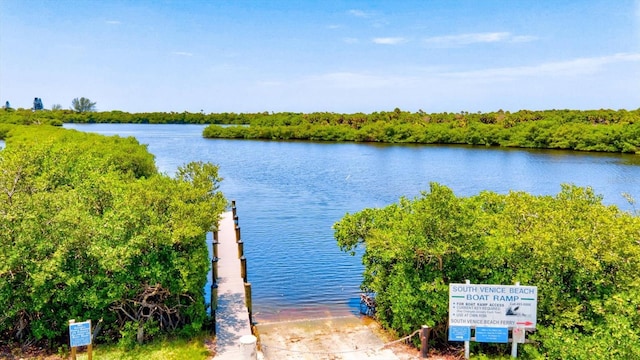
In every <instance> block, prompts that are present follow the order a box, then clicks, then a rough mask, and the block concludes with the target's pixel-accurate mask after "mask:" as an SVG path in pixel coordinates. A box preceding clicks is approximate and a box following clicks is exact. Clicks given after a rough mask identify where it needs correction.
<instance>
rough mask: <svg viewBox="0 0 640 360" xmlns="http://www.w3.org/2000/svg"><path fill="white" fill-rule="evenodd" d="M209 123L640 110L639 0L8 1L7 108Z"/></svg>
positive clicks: (0, 47)
mask: <svg viewBox="0 0 640 360" xmlns="http://www.w3.org/2000/svg"><path fill="white" fill-rule="evenodd" d="M81 96H83V97H87V98H89V99H91V100H92V101H95V102H97V109H98V110H100V111H109V110H123V111H129V112H147V111H149V112H150V111H178V112H181V111H190V112H199V111H204V112H205V113H210V112H261V111H275V112H279V111H294V112H314V111H331V112H341V113H354V112H365V113H370V112H374V111H388V110H393V109H394V108H396V107H399V108H400V109H402V110H408V111H418V110H423V111H426V112H445V111H446V112H459V111H469V112H476V111H496V110H498V109H503V110H510V111H517V110H520V109H530V110H543V109H600V108H610V109H629V110H631V109H637V108H640V0H615V1H614V0H581V1H578V0H573V1H565V0H466V1H464V0H433V1H428V0H423V1H402V0H397V1H332V0H325V1H303V0H296V1H277V0H271V1H262V0H256V1H241V0H240V1H177V0H176V1H133V0H129V1H112V0H109V1H98V0H83V1H66V0H48V1H35V0H33V1H32V0H0V102H1V103H2V104H4V102H5V101H7V100H8V101H10V103H11V105H12V107H24V108H30V107H31V106H32V103H33V98H34V97H40V98H42V101H43V103H44V107H45V108H50V107H51V106H52V105H53V104H60V105H62V107H63V108H68V107H69V106H70V105H71V100H72V99H73V98H75V97H81Z"/></svg>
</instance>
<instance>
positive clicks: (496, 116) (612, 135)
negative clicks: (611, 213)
mask: <svg viewBox="0 0 640 360" xmlns="http://www.w3.org/2000/svg"><path fill="white" fill-rule="evenodd" d="M85 100H86V99H85ZM0 123H8V124H23V125H29V124H50V125H58V126H59V125H62V124H63V123H138V124H211V125H210V126H208V127H207V128H206V129H205V130H204V132H203V136H204V137H207V138H230V139H269V140H311V141H359V142H384V143H415V144H464V145H484V146H506V147H522V148H544V149H569V150H579V151H606V152H624V153H639V152H640V109H638V110H633V111H627V110H617V111H614V110H588V111H578V110H545V111H529V110H521V111H518V112H515V113H510V112H508V111H507V112H504V111H502V110H499V111H497V112H490V113H480V112H479V113H469V112H464V111H462V112H460V113H436V114H427V113H425V112H423V111H419V112H417V113H411V112H407V111H402V110H400V109H394V111H391V112H384V111H382V112H374V113H371V114H363V113H355V114H337V113H330V112H317V113H310V114H304V113H292V112H283V113H271V114H269V113H267V112H263V113H253V114H235V113H220V114H213V113H212V114H204V113H189V112H182V113H177V112H171V113H158V112H155V113H126V112H123V111H105V112H93V111H90V112H74V111H71V110H56V111H46V110H45V111H36V112H34V111H31V110H24V109H18V110H13V109H0ZM220 125H225V126H220ZM227 125H236V126H227ZM0 135H1V133H0Z"/></svg>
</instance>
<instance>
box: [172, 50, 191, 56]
mask: <svg viewBox="0 0 640 360" xmlns="http://www.w3.org/2000/svg"><path fill="white" fill-rule="evenodd" d="M171 54H173V55H178V56H193V53H190V52H186V51H174V52H172V53H171Z"/></svg>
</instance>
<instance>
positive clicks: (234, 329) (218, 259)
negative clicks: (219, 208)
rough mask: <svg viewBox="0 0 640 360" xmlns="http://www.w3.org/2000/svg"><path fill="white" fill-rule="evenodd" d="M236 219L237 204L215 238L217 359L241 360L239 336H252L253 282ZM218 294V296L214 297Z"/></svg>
mask: <svg viewBox="0 0 640 360" xmlns="http://www.w3.org/2000/svg"><path fill="white" fill-rule="evenodd" d="M237 219H238V218H237V215H236V213H235V203H234V207H233V211H229V212H225V213H224V214H223V215H222V219H221V220H220V224H219V227H218V233H217V234H214V240H213V242H214V245H213V246H214V259H213V267H214V270H213V277H214V280H215V281H214V282H213V286H212V294H213V295H212V311H214V312H215V313H214V314H215V323H216V324H215V326H216V329H215V332H216V355H215V358H216V359H239V358H240V356H239V355H241V354H240V352H241V351H242V350H241V348H240V338H242V337H243V336H246V335H252V333H251V313H250V309H251V285H250V284H249V283H247V274H246V258H245V257H244V244H243V243H242V240H241V238H240V227H239V226H238V224H237ZM216 286H217V289H216ZM216 290H217V291H216ZM216 293H217V299H214V297H216ZM247 299H248V300H249V301H248V302H247Z"/></svg>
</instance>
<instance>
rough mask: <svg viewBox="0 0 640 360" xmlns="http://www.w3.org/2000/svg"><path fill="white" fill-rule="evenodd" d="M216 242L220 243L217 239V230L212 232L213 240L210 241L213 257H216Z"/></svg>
mask: <svg viewBox="0 0 640 360" xmlns="http://www.w3.org/2000/svg"><path fill="white" fill-rule="evenodd" d="M218 244H220V241H218V232H217V231H214V232H213V242H212V243H211V246H213V257H216V258H217V257H218Z"/></svg>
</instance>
